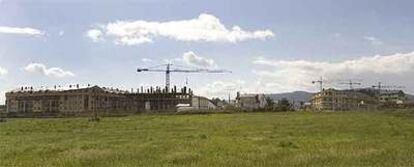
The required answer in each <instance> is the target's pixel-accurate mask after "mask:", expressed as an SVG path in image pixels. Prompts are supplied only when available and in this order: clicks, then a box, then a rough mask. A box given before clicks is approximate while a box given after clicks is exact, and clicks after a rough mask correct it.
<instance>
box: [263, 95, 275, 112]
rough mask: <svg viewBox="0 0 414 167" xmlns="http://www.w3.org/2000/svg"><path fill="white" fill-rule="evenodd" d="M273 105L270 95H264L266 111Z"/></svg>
mask: <svg viewBox="0 0 414 167" xmlns="http://www.w3.org/2000/svg"><path fill="white" fill-rule="evenodd" d="M274 106H275V102H274V101H273V99H272V98H270V97H266V106H265V109H266V111H272V110H273V109H274Z"/></svg>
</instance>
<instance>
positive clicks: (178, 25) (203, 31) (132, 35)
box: [88, 14, 274, 45]
mask: <svg viewBox="0 0 414 167" xmlns="http://www.w3.org/2000/svg"><path fill="white" fill-rule="evenodd" d="M89 34H90V35H89ZM88 36H89V37H90V38H91V39H92V40H93V41H96V39H97V36H99V37H101V36H104V37H105V38H109V39H113V40H114V41H115V43H117V44H122V45H138V44H142V43H150V42H152V41H153V39H154V38H156V37H165V38H171V39H175V40H179V41H207V42H231V43H235V42H239V41H245V40H249V39H262V40H264V39H267V38H271V37H273V36H274V34H273V32H272V31H271V30H258V31H245V30H243V29H242V28H240V27H239V26H233V27H232V28H231V29H228V28H226V26H225V25H223V24H222V23H221V21H220V20H219V18H217V17H216V16H214V15H210V14H201V15H200V16H199V17H198V18H195V19H190V20H173V21H167V22H155V21H144V20H138V21H116V22H113V23H108V24H106V25H101V26H98V28H96V29H92V30H89V31H88Z"/></svg>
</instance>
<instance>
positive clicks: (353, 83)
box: [339, 80, 362, 89]
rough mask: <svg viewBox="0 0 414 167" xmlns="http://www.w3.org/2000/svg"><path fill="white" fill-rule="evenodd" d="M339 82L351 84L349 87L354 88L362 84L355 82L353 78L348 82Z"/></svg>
mask: <svg viewBox="0 0 414 167" xmlns="http://www.w3.org/2000/svg"><path fill="white" fill-rule="evenodd" d="M339 84H342V85H349V89H354V85H361V84H362V83H361V82H354V81H352V80H349V81H348V82H341V83H339Z"/></svg>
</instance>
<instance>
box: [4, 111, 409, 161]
mask: <svg viewBox="0 0 414 167" xmlns="http://www.w3.org/2000/svg"><path fill="white" fill-rule="evenodd" d="M413 141H414V111H390V112H337V113H332V112H330V113H305V112H285V113H283V112H277V113H273V112H266V113H236V114H207V115H136V116H130V117H117V118H103V119H101V121H100V122H89V121H88V118H67V119H66V118H65V119H57V118H56V119H8V121H7V122H3V123H0V166H24V167H29V166H42V167H47V166H73V167H75V166H76V167H77V166H97V167H105V166H134V167H135V166H183V165H184V166H414V144H413Z"/></svg>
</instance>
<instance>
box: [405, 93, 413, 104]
mask: <svg viewBox="0 0 414 167" xmlns="http://www.w3.org/2000/svg"><path fill="white" fill-rule="evenodd" d="M406 96H407V100H408V102H410V103H414V95H410V94H406Z"/></svg>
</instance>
